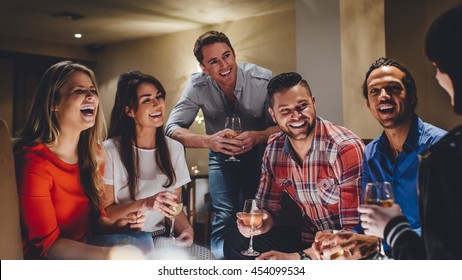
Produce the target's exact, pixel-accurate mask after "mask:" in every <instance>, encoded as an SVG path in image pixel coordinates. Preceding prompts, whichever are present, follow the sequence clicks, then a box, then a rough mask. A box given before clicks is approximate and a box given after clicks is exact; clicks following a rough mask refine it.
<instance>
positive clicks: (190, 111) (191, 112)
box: [165, 79, 200, 137]
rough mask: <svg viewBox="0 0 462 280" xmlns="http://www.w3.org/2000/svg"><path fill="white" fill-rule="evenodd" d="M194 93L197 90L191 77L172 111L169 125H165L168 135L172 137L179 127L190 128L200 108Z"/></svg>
mask: <svg viewBox="0 0 462 280" xmlns="http://www.w3.org/2000/svg"><path fill="white" fill-rule="evenodd" d="M194 95H196V92H195V89H194V87H193V83H192V80H191V79H190V80H189V81H188V84H187V86H186V88H185V90H184V91H183V94H182V95H181V97H180V100H179V101H178V103H177V104H176V105H175V106H174V107H173V109H172V112H171V113H170V117H169V118H168V121H167V125H166V126H165V134H166V135H167V136H169V137H171V136H172V134H173V132H174V131H175V130H177V129H178V128H189V127H190V126H191V124H192V123H193V121H194V119H195V118H196V115H197V112H198V111H199V109H200V106H199V104H198V102H197V100H195V99H197V98H194Z"/></svg>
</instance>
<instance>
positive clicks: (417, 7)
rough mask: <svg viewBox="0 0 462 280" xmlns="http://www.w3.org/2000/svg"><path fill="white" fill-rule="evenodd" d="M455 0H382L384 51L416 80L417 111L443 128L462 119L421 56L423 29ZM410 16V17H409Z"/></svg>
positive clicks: (422, 51)
mask: <svg viewBox="0 0 462 280" xmlns="http://www.w3.org/2000/svg"><path fill="white" fill-rule="evenodd" d="M458 2H459V0H438V1H436V0H406V1H399V0H392V1H390V0H389V1H386V2H385V3H386V5H385V15H387V16H386V23H387V24H386V31H387V32H386V34H387V38H386V41H387V44H386V49H387V55H389V56H390V57H393V58H395V59H397V60H398V61H400V62H402V63H404V64H405V65H406V66H407V67H408V68H409V70H410V71H411V73H412V75H413V76H414V79H415V81H416V84H417V95H418V98H419V102H418V103H419V104H418V106H417V113H418V114H419V115H420V116H421V117H422V119H423V120H424V121H427V122H430V123H432V124H435V125H437V126H440V127H442V128H444V129H451V128H454V127H455V126H457V125H458V124H460V123H461V122H462V117H461V116H458V115H456V114H455V113H454V111H453V110H452V108H451V107H450V101H449V97H448V95H447V93H446V92H445V91H444V90H443V89H442V88H441V87H439V86H438V83H437V82H436V79H435V69H434V67H433V66H432V65H431V63H430V62H429V61H428V60H427V58H426V57H425V51H424V42H425V33H426V30H427V29H428V27H429V26H430V24H431V23H432V22H433V20H434V19H435V18H437V17H438V16H439V15H440V14H441V13H443V12H444V11H445V10H447V9H448V8H449V7H451V6H453V5H455V4H457V3H458ZM411 16H412V20H409V17H411Z"/></svg>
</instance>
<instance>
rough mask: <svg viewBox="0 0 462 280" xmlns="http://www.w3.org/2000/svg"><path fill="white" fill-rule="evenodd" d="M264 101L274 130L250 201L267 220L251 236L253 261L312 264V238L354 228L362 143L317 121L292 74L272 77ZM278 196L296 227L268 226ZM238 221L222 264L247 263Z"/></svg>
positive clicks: (302, 84) (244, 232) (277, 209)
mask: <svg viewBox="0 0 462 280" xmlns="http://www.w3.org/2000/svg"><path fill="white" fill-rule="evenodd" d="M268 98H269V100H270V105H271V106H270V108H269V113H270V114H271V116H272V117H273V120H274V121H275V122H276V123H277V125H278V126H279V128H280V130H281V132H279V133H276V134H274V135H272V136H271V137H270V139H269V140H268V145H267V147H266V150H265V154H264V157H263V165H262V172H261V180H260V187H259V189H258V192H257V195H256V198H257V199H259V200H261V201H262V204H263V208H264V210H265V211H266V215H264V217H263V219H264V220H263V223H262V225H261V227H259V228H258V229H256V230H255V231H254V232H255V233H254V235H255V239H254V247H255V249H256V250H257V251H259V252H262V254H261V255H260V256H258V257H257V259H260V260H266V259H271V260H278V259H279V260H281V259H294V260H300V259H308V258H310V259H317V256H316V255H315V254H314V252H313V250H312V248H310V247H311V244H312V243H313V241H314V237H315V234H316V233H317V232H319V231H323V230H351V229H352V228H353V227H354V226H355V225H357V224H358V222H359V219H358V212H357V210H356V208H357V206H358V205H359V202H360V193H361V185H360V184H361V164H362V158H363V149H364V143H363V142H362V141H361V139H360V138H359V137H358V136H357V135H355V134H354V133H352V132H351V131H349V130H348V129H346V128H344V127H341V126H339V125H335V124H333V123H330V122H329V121H326V120H324V119H322V118H321V117H319V116H317V115H316V107H315V98H314V96H313V95H312V93H311V89H310V87H309V85H308V83H307V81H306V80H304V79H303V78H302V76H300V75H299V74H298V73H294V72H291V73H282V74H279V75H277V76H275V77H274V78H273V79H271V81H270V82H269V84H268ZM284 193H286V194H287V195H288V196H289V197H290V199H292V200H293V201H294V202H295V203H296V204H297V206H298V208H299V209H300V211H301V214H302V215H301V221H300V224H301V228H300V226H297V225H296V226H292V225H290V226H289V225H277V224H275V223H274V219H273V217H277V216H279V214H280V213H281V210H282V209H281V208H282V207H281V200H282V197H283V195H284ZM295 214H296V213H290V215H295ZM265 216H266V217H265ZM237 217H238V220H237V228H236V226H234V231H233V232H232V233H231V234H230V235H229V236H227V238H226V241H225V256H226V258H227V259H242V258H246V257H244V256H243V255H242V254H241V250H242V249H245V248H246V247H248V244H249V240H248V238H246V237H248V236H249V232H250V229H251V227H250V226H246V225H245V224H244V222H243V213H242V212H240V213H237ZM333 251H334V250H332V252H333ZM335 253H338V254H340V255H342V254H348V252H347V251H345V252H343V251H341V252H340V250H339V251H338V252H337V251H336V252H335Z"/></svg>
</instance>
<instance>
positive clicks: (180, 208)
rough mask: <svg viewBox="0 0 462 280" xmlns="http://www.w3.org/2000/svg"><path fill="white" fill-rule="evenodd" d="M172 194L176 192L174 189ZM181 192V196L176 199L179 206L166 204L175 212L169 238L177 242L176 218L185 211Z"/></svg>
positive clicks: (171, 216) (171, 218) (172, 216)
mask: <svg viewBox="0 0 462 280" xmlns="http://www.w3.org/2000/svg"><path fill="white" fill-rule="evenodd" d="M171 191H172V192H175V190H174V189H172V190H171ZM181 195H182V194H181V192H180V195H178V197H177V198H176V202H177V203H178V204H177V206H174V205H170V204H167V203H166V204H165V205H166V206H167V207H168V208H170V209H171V210H173V211H174V212H175V213H174V214H173V215H170V217H169V218H170V220H171V221H172V223H171V225H170V234H169V236H168V237H169V238H170V239H172V240H175V232H174V228H175V218H176V216H178V215H180V213H181V211H183V202H182V197H181Z"/></svg>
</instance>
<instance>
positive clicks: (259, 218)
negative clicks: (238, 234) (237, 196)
mask: <svg viewBox="0 0 462 280" xmlns="http://www.w3.org/2000/svg"><path fill="white" fill-rule="evenodd" d="M241 219H242V221H243V222H244V225H246V226H250V242H249V248H248V249H247V250H245V251H242V252H241V254H243V255H244V256H249V257H256V256H258V255H260V253H259V252H257V251H255V250H254V249H253V231H254V230H255V229H256V228H258V227H260V226H261V224H262V223H263V208H262V203H261V201H260V200H258V199H247V200H245V202H244V208H243V213H242V216H241Z"/></svg>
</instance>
